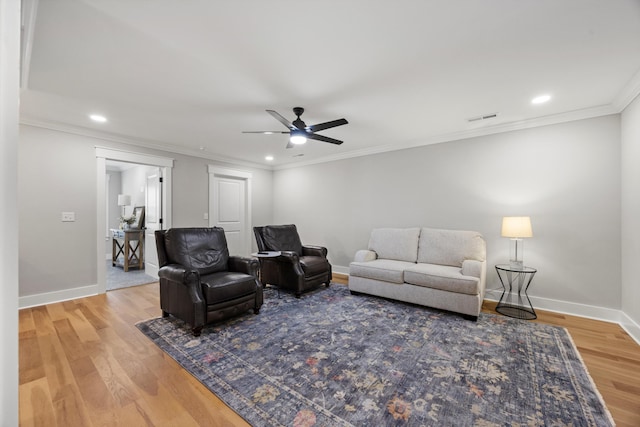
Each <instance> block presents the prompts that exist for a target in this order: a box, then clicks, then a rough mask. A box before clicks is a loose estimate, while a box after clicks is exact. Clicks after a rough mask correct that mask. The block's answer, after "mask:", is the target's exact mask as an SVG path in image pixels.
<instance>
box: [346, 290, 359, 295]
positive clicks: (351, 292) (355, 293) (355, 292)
mask: <svg viewBox="0 0 640 427" xmlns="http://www.w3.org/2000/svg"><path fill="white" fill-rule="evenodd" d="M349 293H350V294H351V295H362V292H357V291H352V290H349Z"/></svg>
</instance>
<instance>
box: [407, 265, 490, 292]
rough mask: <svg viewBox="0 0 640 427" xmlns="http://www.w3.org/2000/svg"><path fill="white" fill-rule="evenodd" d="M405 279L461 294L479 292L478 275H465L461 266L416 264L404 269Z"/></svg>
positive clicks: (419, 284)
mask: <svg viewBox="0 0 640 427" xmlns="http://www.w3.org/2000/svg"><path fill="white" fill-rule="evenodd" d="M404 281H405V282H407V283H409V284H412V285H417V286H424V287H426V288H433V289H441V290H443V291H450V292H456V293H459V294H469V295H477V294H478V282H479V279H478V278H477V277H471V276H463V275H462V273H461V270H460V268H458V267H452V266H448V265H437V264H416V265H415V266H413V267H410V268H407V269H406V270H405V271H404Z"/></svg>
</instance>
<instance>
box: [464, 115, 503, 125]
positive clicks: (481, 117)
mask: <svg viewBox="0 0 640 427" xmlns="http://www.w3.org/2000/svg"><path fill="white" fill-rule="evenodd" d="M496 117H498V113H491V114H484V115H482V116H477V117H471V118H470V119H467V121H468V122H469V123H473V122H481V121H483V120H489V119H495V118H496Z"/></svg>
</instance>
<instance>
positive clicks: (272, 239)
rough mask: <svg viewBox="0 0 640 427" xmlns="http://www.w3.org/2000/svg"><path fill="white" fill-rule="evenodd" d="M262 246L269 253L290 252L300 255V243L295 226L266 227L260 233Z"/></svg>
mask: <svg viewBox="0 0 640 427" xmlns="http://www.w3.org/2000/svg"><path fill="white" fill-rule="evenodd" d="M262 237H263V240H264V244H265V245H266V246H267V249H268V250H270V251H291V252H295V253H297V254H298V255H302V241H301V240H300V235H298V229H297V228H296V226H295V225H293V224H290V225H267V226H266V227H264V230H263V231H262Z"/></svg>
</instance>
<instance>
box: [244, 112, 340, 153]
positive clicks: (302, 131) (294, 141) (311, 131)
mask: <svg viewBox="0 0 640 427" xmlns="http://www.w3.org/2000/svg"><path fill="white" fill-rule="evenodd" d="M266 111H267V113H269V114H271V115H272V116H273V117H274V118H275V119H276V120H277V121H279V122H280V123H282V124H283V125H284V126H285V127H286V128H287V129H289V131H288V132H282V131H244V132H243V133H262V134H265V135H271V134H274V133H288V134H289V143H288V144H287V148H291V147H293V146H295V145H301V144H304V143H305V142H307V139H313V140H316V141H322V142H328V143H330V144H335V145H340V144H342V143H343V141H340V140H339V139H335V138H330V137H328V136H324V135H318V134H316V132H318V131H321V130H325V129H330V128H334V127H337V126H342V125H346V124H347V123H349V122H348V121H347V120H346V119H338V120H332V121H330V122H325V123H318V124H317V125H311V126H307V125H306V123H305V122H303V121H302V119H301V118H300V116H301V115H302V113H304V108H302V107H294V108H293V114H295V115H296V117H297V118H296V119H295V120H294V121H293V122H289V121H288V120H287V119H285V118H284V117H283V116H282V115H280V114H279V113H278V112H277V111H274V110H266Z"/></svg>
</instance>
